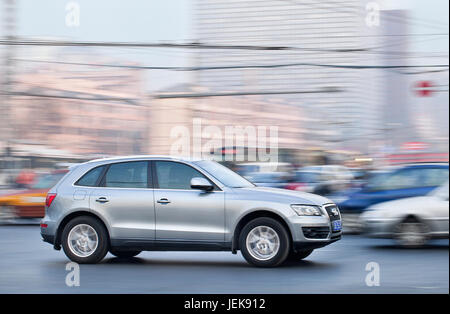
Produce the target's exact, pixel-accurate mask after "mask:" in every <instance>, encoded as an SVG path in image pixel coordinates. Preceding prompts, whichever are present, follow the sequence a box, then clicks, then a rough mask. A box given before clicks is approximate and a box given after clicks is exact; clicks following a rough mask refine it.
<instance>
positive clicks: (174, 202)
mask: <svg viewBox="0 0 450 314" xmlns="http://www.w3.org/2000/svg"><path fill="white" fill-rule="evenodd" d="M153 173H154V181H155V182H154V183H155V190H154V194H155V215H156V217H155V218H156V240H159V241H166V240H168V241H176V242H179V241H181V242H183V241H205V242H223V241H224V231H225V208H224V205H225V204H224V192H223V191H221V190H220V189H219V188H217V187H215V188H214V190H213V191H209V192H207V191H202V190H196V189H191V186H190V182H191V179H192V178H194V177H203V178H206V177H205V176H204V175H203V174H202V173H200V172H199V171H198V170H196V169H194V168H193V167H191V166H190V165H187V164H184V163H181V162H173V161H155V162H154V172H153Z"/></svg>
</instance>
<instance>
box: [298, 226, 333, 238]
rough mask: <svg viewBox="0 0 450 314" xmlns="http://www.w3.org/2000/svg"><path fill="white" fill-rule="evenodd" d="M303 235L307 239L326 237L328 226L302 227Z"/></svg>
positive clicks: (328, 231)
mask: <svg viewBox="0 0 450 314" xmlns="http://www.w3.org/2000/svg"><path fill="white" fill-rule="evenodd" d="M302 231H303V235H304V236H305V238H309V239H326V238H327V237H328V234H329V233H330V228H329V227H302Z"/></svg>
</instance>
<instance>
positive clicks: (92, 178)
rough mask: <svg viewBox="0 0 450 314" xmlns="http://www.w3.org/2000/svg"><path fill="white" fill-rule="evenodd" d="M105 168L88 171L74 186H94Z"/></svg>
mask: <svg viewBox="0 0 450 314" xmlns="http://www.w3.org/2000/svg"><path fill="white" fill-rule="evenodd" d="M104 168H105V166H100V167H96V168H94V169H91V170H89V171H88V172H87V173H86V174H85V175H84V176H82V177H81V178H80V179H79V180H78V181H77V182H76V183H75V185H80V186H96V184H97V182H98V179H99V176H100V175H101V174H102V172H103V169H104Z"/></svg>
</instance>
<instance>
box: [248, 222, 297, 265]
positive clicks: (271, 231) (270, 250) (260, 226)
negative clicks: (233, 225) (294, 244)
mask: <svg viewBox="0 0 450 314" xmlns="http://www.w3.org/2000/svg"><path fill="white" fill-rule="evenodd" d="M239 248H240V250H241V252H242V255H243V256H244V258H245V259H246V261H247V262H249V263H250V264H252V265H255V266H259V267H274V266H278V265H280V264H281V263H283V262H284V261H285V260H286V258H287V257H288V255H289V250H290V241H289V234H288V232H287V230H286V228H285V227H284V226H283V225H282V224H281V223H279V222H278V221H277V220H275V219H273V218H268V217H261V218H256V219H254V220H252V221H250V222H249V223H247V224H246V225H245V227H244V228H243V229H242V231H241V234H240V237H239Z"/></svg>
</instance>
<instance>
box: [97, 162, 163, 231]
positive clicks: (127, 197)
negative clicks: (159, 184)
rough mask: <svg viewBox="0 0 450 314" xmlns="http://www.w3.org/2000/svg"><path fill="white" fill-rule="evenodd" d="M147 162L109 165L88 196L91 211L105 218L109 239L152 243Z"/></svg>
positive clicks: (152, 226)
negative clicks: (108, 225)
mask: <svg viewBox="0 0 450 314" xmlns="http://www.w3.org/2000/svg"><path fill="white" fill-rule="evenodd" d="M149 171H150V163H149V161H145V160H144V161H130V162H120V163H113V164H110V165H108V167H107V169H106V171H105V173H104V175H103V178H102V180H101V183H100V186H99V187H98V188H96V189H94V191H93V192H92V193H91V195H90V200H89V204H90V208H91V210H93V211H95V212H98V213H100V214H101V215H102V216H103V217H105V218H106V220H107V221H108V223H109V224H110V227H111V238H113V239H124V240H125V239H127V240H154V239H155V209H154V198H153V189H152V183H151V175H149Z"/></svg>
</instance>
